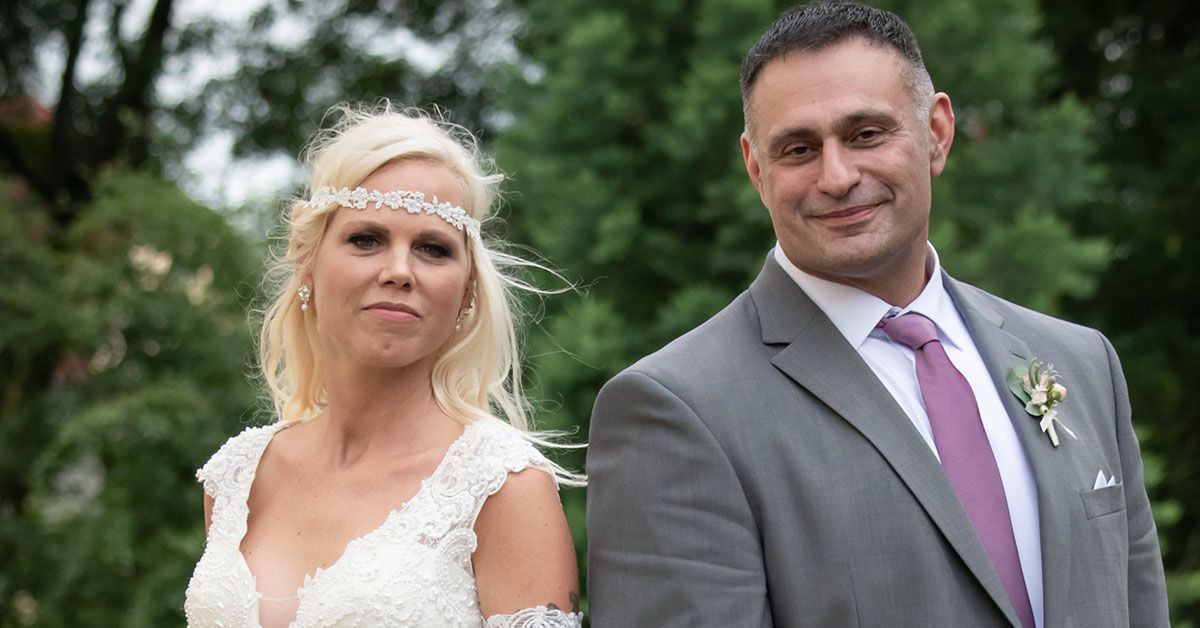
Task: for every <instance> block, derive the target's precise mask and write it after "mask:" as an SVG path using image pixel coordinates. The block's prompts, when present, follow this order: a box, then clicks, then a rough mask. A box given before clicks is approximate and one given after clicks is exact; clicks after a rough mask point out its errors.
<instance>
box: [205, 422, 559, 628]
mask: <svg viewBox="0 0 1200 628" xmlns="http://www.w3.org/2000/svg"><path fill="white" fill-rule="evenodd" d="M283 425H284V424H281V423H277V424H274V425H269V426H264V427H252V428H247V429H246V430H245V431H243V432H242V433H241V434H239V435H238V436H235V437H233V438H231V439H229V441H227V442H226V443H225V444H224V445H223V446H222V447H221V448H220V449H219V450H218V451H217V453H216V454H213V456H212V458H211V459H210V460H209V461H208V462H207V463H206V464H205V465H204V466H203V467H201V468H200V470H199V471H197V472H196V477H197V479H199V480H200V481H201V482H202V483H203V485H204V492H205V493H207V494H208V495H209V496H211V497H212V498H213V512H212V524H211V526H210V528H209V531H208V540H207V542H206V544H205V548H204V553H203V555H201V557H200V561H199V563H197V564H196V569H195V571H194V572H193V574H192V579H191V581H190V582H189V583H188V588H187V593H186V597H185V602H184V611H185V613H186V615H187V621H188V626H192V627H194V628H195V627H201V626H204V627H207V626H223V627H233V628H260V627H259V612H258V605H259V601H260V600H261V599H263V596H262V595H261V594H260V593H259V592H258V591H257V588H256V584H255V581H254V575H253V574H252V573H251V572H250V568H249V567H248V566H247V564H246V561H245V559H244V558H243V557H242V554H241V551H240V545H241V542H242V538H243V537H244V536H245V534H246V521H247V516H248V515H249V507H248V506H247V504H246V500H247V498H248V497H249V495H250V486H251V484H252V483H253V482H254V475H255V472H256V471H257V468H258V461H259V459H260V458H261V457H262V453H263V451H264V450H265V449H266V447H267V444H268V443H269V442H270V441H271V438H272V437H273V436H274V435H275V433H276V432H277V431H279V429H280V428H281V427H282V426H283ZM529 466H534V467H541V468H547V467H548V462H547V461H546V459H545V457H543V456H542V455H541V453H539V452H538V451H537V450H536V449H535V448H534V447H533V446H532V445H530V444H529V443H528V442H527V441H525V440H524V439H522V438H521V437H520V436H519V435H518V434H516V433H514V432H513V431H512V429H511V428H509V427H508V426H506V425H504V424H502V423H500V422H499V421H491V420H481V421H476V422H475V423H472V424H471V425H469V426H467V428H466V429H465V430H464V431H463V434H462V436H460V437H459V438H458V439H457V440H455V441H454V443H453V444H451V445H450V448H449V449H448V450H447V451H446V455H445V457H444V458H443V459H442V461H441V463H439V464H438V466H437V469H436V470H435V471H434V472H433V475H431V476H430V477H429V478H427V479H426V480H425V481H424V482H422V483H421V487H420V489H418V491H417V493H416V494H415V495H413V496H412V498H410V499H409V501H408V502H406V503H405V504H404V505H403V506H401V507H400V508H398V509H396V510H393V511H392V512H391V513H390V514H389V515H388V516H387V518H386V520H384V522H383V523H382V524H381V525H380V526H379V527H378V528H375V529H374V530H372V531H371V532H368V533H367V534H366V535H364V536H361V537H359V538H357V539H354V540H353V541H350V543H349V544H348V545H347V546H346V549H345V551H344V552H343V554H342V556H341V558H339V559H338V560H337V561H336V562H335V563H333V564H332V565H330V566H329V568H327V569H318V570H317V571H316V573H314V574H312V575H311V576H306V577H305V579H304V584H303V585H302V586H301V587H300V589H299V590H298V591H297V596H298V599H299V606H298V608H297V611H296V618H295V620H294V621H293V622H292V623H291V626H292V628H316V627H334V626H402V627H403V626H462V627H470V628H481V627H483V626H485V625H486V626H489V627H490V626H499V627H505V628H542V627H546V628H560V627H563V628H565V627H574V628H577V627H579V626H581V625H582V620H583V618H582V615H580V614H579V613H563V612H562V611H560V610H558V609H547V608H545V607H537V608H531V609H525V610H522V611H520V612H518V613H515V614H512V615H497V616H493V617H490V618H488V619H487V620H486V623H485V620H484V618H483V616H482V615H481V613H480V610H479V599H478V596H477V595H476V591H475V576H474V572H473V569H472V566H471V554H472V553H473V552H474V551H475V547H476V542H477V540H476V537H475V532H474V529H473V528H474V525H475V519H476V517H477V516H478V515H479V511H480V509H481V508H482V507H483V503H484V501H485V500H486V499H487V498H488V497H489V496H491V495H493V494H495V493H496V491H499V490H500V487H501V486H503V484H504V481H505V479H507V477H508V474H509V473H511V472H517V471H521V470H522V469H525V468H527V467H529Z"/></svg>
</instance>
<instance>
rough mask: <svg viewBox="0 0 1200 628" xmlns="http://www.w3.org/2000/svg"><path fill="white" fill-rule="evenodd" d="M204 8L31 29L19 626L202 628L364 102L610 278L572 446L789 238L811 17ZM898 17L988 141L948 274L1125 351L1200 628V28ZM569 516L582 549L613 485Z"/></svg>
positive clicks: (957, 198)
mask: <svg viewBox="0 0 1200 628" xmlns="http://www.w3.org/2000/svg"><path fill="white" fill-rule="evenodd" d="M198 4H203V3H196V2H187V1H182V2H180V1H172V0H143V1H135V2H130V1H125V0H74V1H60V0H18V1H14V2H7V3H4V4H3V5H2V6H0V626H26V625H32V626H67V625H70V626H113V625H122V626H158V625H178V624H180V623H182V611H181V609H182V600H183V589H184V587H185V585H186V582H187V578H188V576H189V574H190V572H191V568H192V565H193V563H194V561H195V559H196V557H197V556H198V555H199V552H200V550H201V547H202V544H203V536H204V532H203V524H202V520H201V516H200V491H199V488H198V486H197V485H196V484H195V482H194V480H193V477H192V472H193V470H194V469H195V468H196V467H197V466H198V465H199V464H201V463H202V462H203V461H204V459H206V458H207V456H208V455H209V454H210V453H211V452H212V451H213V450H215V448H216V447H217V446H218V445H219V444H220V443H221V442H222V441H223V440H224V439H225V438H227V437H228V436H229V435H231V434H234V433H236V432H237V431H239V430H240V429H242V428H243V427H244V426H245V425H248V424H255V423H261V422H263V421H266V420H269V417H268V416H266V415H265V414H264V410H263V405H262V404H261V402H260V399H259V393H258V391H257V390H256V389H255V388H254V386H253V383H252V382H251V381H250V380H249V379H248V377H247V376H248V374H249V373H250V370H251V369H250V365H251V354H250V349H251V332H250V329H249V325H248V323H247V313H248V311H249V310H250V309H252V308H253V307H254V306H255V305H256V304H257V303H258V301H257V299H258V285H259V284H258V282H259V278H260V273H261V262H262V258H263V254H264V253H265V251H266V248H267V246H268V245H269V244H270V242H269V239H268V238H267V237H266V236H265V234H266V233H268V232H270V230H271V228H272V226H273V225H275V224H277V221H278V216H279V211H280V209H281V207H282V205H281V203H280V200H279V199H282V198H285V197H286V196H287V195H289V194H291V193H293V192H294V191H295V189H296V185H297V183H298V181H299V179H298V178H297V177H298V174H297V170H296V169H295V167H294V166H288V165H281V164H290V163H294V155H295V154H296V153H297V152H298V150H299V148H300V147H301V145H302V143H303V141H304V139H305V138H306V137H307V136H308V135H309V134H310V133H311V132H312V131H313V130H315V129H316V128H317V126H318V125H319V124H320V123H321V119H322V116H323V113H324V111H325V110H326V109H327V108H328V107H329V106H330V105H333V104H335V103H338V102H342V101H345V100H357V101H367V102H373V101H375V100H377V99H379V98H383V97H387V98H391V99H393V100H395V101H397V102H403V103H411V104H418V105H426V106H428V105H431V104H432V103H437V104H439V105H440V106H442V107H444V108H445V109H446V110H447V111H448V112H449V114H450V115H451V117H453V118H454V119H455V120H457V121H458V122H460V123H462V124H464V125H466V126H467V127H469V128H471V129H473V130H475V131H477V132H479V133H480V134H481V135H482V137H483V138H484V141H485V142H486V144H487V146H488V147H489V150H490V151H491V152H492V153H493V154H494V155H495V156H496V160H497V163H498V165H499V166H500V168H501V169H503V170H504V171H506V172H507V173H509V174H510V175H511V177H512V178H511V180H510V182H509V183H508V184H507V188H506V191H507V194H506V201H507V202H506V206H505V208H504V209H503V214H504V223H503V226H501V227H498V228H500V229H501V230H502V232H503V233H504V234H505V235H506V236H507V237H508V238H509V239H511V240H513V241H515V242H518V243H521V244H525V245H528V246H530V247H532V248H533V249H534V250H536V251H537V252H538V253H540V254H541V255H544V256H545V257H546V258H547V259H548V260H549V261H550V262H551V263H552V264H553V265H554V266H555V267H557V268H559V269H561V270H562V271H563V272H564V273H565V274H566V275H567V276H568V277H569V278H570V279H572V280H573V281H576V282H579V283H580V284H581V285H582V286H585V288H584V290H582V291H581V292H579V293H567V294H564V295H561V296H557V297H553V298H551V299H549V300H547V301H546V302H545V303H544V304H540V305H539V304H535V308H534V309H538V310H540V311H541V313H542V315H541V317H540V319H539V320H538V321H534V322H531V323H530V324H529V325H528V326H527V327H526V329H525V338H526V348H527V352H528V354H529V356H530V361H529V367H528V368H529V377H530V379H531V381H533V382H534V386H533V388H534V390H533V392H534V394H535V396H536V397H538V398H539V399H540V411H539V417H540V420H541V425H542V426H544V427H551V428H563V429H578V430H579V431H578V432H577V433H578V434H579V435H580V437H583V436H584V435H586V430H587V421H588V416H589V414H590V409H591V405H592V402H593V400H594V397H595V393H596V391H597V390H598V388H599V387H600V385H601V384H602V383H603V382H604V381H605V380H606V379H607V378H608V377H610V376H611V375H613V374H614V373H615V372H617V371H618V370H620V369H621V368H623V367H624V366H625V365H627V364H629V363H631V362H632V361H633V360H635V359H637V358H638V357H640V356H642V355H644V354H646V353H648V352H650V351H652V350H654V349H656V348H657V347H659V346H661V345H662V344H664V343H665V342H667V341H668V340H670V339H671V338H673V337H674V336H676V335H678V334H679V333H681V332H683V331H685V330H687V329H689V328H690V327H692V326H694V325H695V324H697V323H698V322H700V321H701V320H703V319H705V318H706V317H708V316H709V315H711V314H712V313H713V312H715V311H716V310H717V309H719V308H720V307H721V306H722V305H724V304H725V303H726V302H728V301H729V300H730V299H731V298H732V297H733V296H734V295H736V294H737V293H738V292H739V291H740V290H742V289H743V288H744V287H745V285H746V284H747V283H748V281H749V280H750V278H752V277H753V276H754V274H755V273H756V272H757V270H758V268H759V266H760V265H761V263H762V259H763V256H764V255H765V253H766V251H767V249H768V248H769V247H770V246H771V244H772V237H771V229H770V223H769V221H768V220H767V215H766V212H765V210H763V208H762V207H761V205H760V203H759V201H758V199H757V196H756V195H755V193H754V191H753V188H752V187H751V186H750V185H749V184H748V183H747V181H746V179H745V175H744V174H743V169H742V164H741V158H740V154H739V151H738V147H737V141H736V140H737V135H738V133H739V131H740V126H741V114H740V102H739V98H738V92H737V68H738V63H739V61H740V58H741V55H742V54H743V53H744V52H745V50H746V49H747V48H748V47H749V46H750V45H751V44H752V43H753V41H754V40H755V39H756V38H757V37H758V35H759V34H760V33H761V32H762V30H763V29H764V28H765V27H766V25H767V24H769V23H770V21H771V20H772V19H773V18H774V16H776V15H777V14H778V12H779V11H780V10H781V9H782V8H784V7H785V6H786V4H787V3H781V2H772V1H768V0H664V1H662V2H653V3H647V2H641V1H637V0H606V1H604V2H594V1H584V0H448V1H444V2H417V1H413V0H344V1H343V2H331V3H301V2H294V1H285V0H267V1H265V2H259V3H254V2H250V3H246V5H247V7H248V8H247V9H245V10H244V11H243V12H242V13H240V14H236V15H233V16H232V17H231V16H230V15H222V14H219V13H214V12H207V13H206V12H205V11H203V10H198V9H197V5H198ZM878 4H879V5H880V6H883V7H885V8H889V9H892V10H895V11H897V12H899V13H900V14H901V15H902V16H904V17H905V18H906V20H907V21H908V22H909V23H910V24H911V25H912V27H913V29H914V30H915V31H916V32H917V34H918V37H919V38H920V41H921V42H922V45H923V47H924V51H925V55H926V58H927V61H928V65H929V69H930V72H931V74H932V75H933V77H934V81H935V83H936V84H937V86H938V87H939V89H942V90H945V91H947V92H948V93H950V94H951V96H952V98H953V100H954V104H955V109H956V113H957V115H958V122H957V126H958V128H957V131H958V136H957V140H956V143H955V147H954V150H953V152H952V154H951V157H950V163H949V166H948V168H947V173H946V174H945V175H943V176H942V177H941V178H940V179H938V180H937V182H936V183H935V188H934V196H935V198H934V218H933V220H934V227H933V233H932V239H933V241H934V243H935V244H936V245H937V246H938V250H939V252H940V253H941V255H942V257H943V260H944V263H945V264H946V266H947V267H948V268H949V269H950V270H951V271H952V272H953V273H954V274H955V275H957V276H958V277H961V278H963V279H966V280H968V281H971V282H973V283H976V284H978V285H981V286H983V287H985V288H987V289H989V290H992V291H995V292H997V293H999V294H1001V295H1004V296H1006V297H1008V298H1010V299H1013V300H1015V301H1018V302H1020V303H1023V304H1026V305H1029V306H1031V307H1034V308H1036V309H1040V310H1043V311H1047V312H1050V313H1053V314H1058V315H1062V316H1065V317H1067V318H1070V319H1072V320H1076V321H1079V322H1082V323H1085V324H1088V325H1091V326H1095V327H1097V328H1099V329H1101V330H1103V331H1104V332H1105V333H1106V334H1108V335H1109V337H1110V338H1112V339H1113V341H1114V342H1115V343H1116V345H1117V347H1118V350H1119V351H1120V353H1121V355H1122V358H1123V361H1124V366H1125V370H1126V373H1127V375H1128V378H1129V384H1130V390H1131V395H1132V398H1133V405H1134V408H1135V417H1134V418H1135V424H1136V427H1137V429H1138V432H1139V434H1140V436H1141V438H1142V444H1143V454H1144V459H1145V464H1146V469H1147V474H1146V477H1147V483H1148V484H1149V487H1150V492H1151V497H1152V500H1153V502H1154V512H1155V517H1156V519H1157V521H1158V525H1159V533H1160V536H1161V540H1162V545H1163V553H1164V562H1165V564H1166V567H1167V571H1168V584H1169V587H1170V595H1171V608H1172V616H1173V622H1174V624H1175V625H1177V626H1195V625H1197V622H1198V617H1200V495H1198V493H1200V462H1197V461H1200V431H1198V430H1196V429H1195V428H1194V426H1195V425H1197V419H1198V418H1200V417H1198V415H1200V396H1198V395H1197V394H1196V392H1195V388H1196V379H1195V373H1196V372H1198V371H1200V335H1198V334H1197V333H1196V332H1197V329H1196V323H1195V321H1196V320H1197V319H1196V317H1195V316H1194V310H1195V306H1196V297H1195V295H1196V294H1197V293H1200V286H1198V285H1197V282H1198V275H1197V273H1196V272H1195V264H1196V259H1197V255H1196V245H1197V238H1200V218H1198V217H1197V213H1196V212H1195V211H1193V206H1194V204H1195V202H1196V199H1197V198H1200V178H1198V177H1196V173H1197V172H1198V171H1200V144H1198V143H1197V142H1195V140H1194V138H1195V137H1197V136H1198V135H1200V118H1198V117H1197V116H1196V115H1195V105H1194V103H1195V102H1196V100H1197V99H1198V98H1200V88H1198V87H1197V86H1198V85H1200V29H1198V28H1197V27H1200V5H1196V4H1195V3H1191V2H1185V1H1183V0H1178V1H1165V0H1163V1H1155V0H1148V1H1143V2H1132V1H1130V0H1102V1H1089V2H1083V1H1081V0H1058V1H1055V2H1049V1H1048V0H1044V1H1043V2H1040V3H1039V2H1035V1H1034V0H990V1H989V2H987V3H982V2H975V1H971V0H945V1H943V2H938V3H928V2H917V1H916V0H894V1H889V2H883V1H881V2H879V3H878ZM214 155H217V156H218V159H217V160H216V161H221V160H222V159H224V160H226V161H225V163H227V164H228V165H227V166H226V167H224V168H223V169H222V168H216V169H214V168H213V167H211V165H210V162H211V161H212V157H213V156H214ZM230 156H232V158H233V159H234V161H233V162H228V159H230ZM251 184H253V185H251ZM239 186H241V187H239ZM1188 260H1192V261H1191V262H1189V261H1188ZM542 279H544V280H546V281H547V285H554V284H553V282H552V281H551V278H542ZM1188 295H1192V296H1188ZM563 462H564V463H566V464H569V465H572V466H574V467H577V468H581V467H582V466H583V454H571V455H566V456H564V457H563ZM564 505H565V507H566V509H567V513H568V517H569V519H570V522H571V525H572V530H573V532H574V534H575V539H576V543H577V545H578V549H579V550H580V556H581V557H582V555H583V548H584V543H585V533H586V531H585V529H584V525H583V522H584V494H583V492H582V491H568V492H566V493H565V494H564ZM580 566H581V569H582V568H583V567H584V565H583V564H582V560H581V565H580Z"/></svg>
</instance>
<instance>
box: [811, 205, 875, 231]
mask: <svg viewBox="0 0 1200 628" xmlns="http://www.w3.org/2000/svg"><path fill="white" fill-rule="evenodd" d="M881 204H882V203H871V204H868V205H855V206H853V207H847V208H845V209H839V210H836V211H831V212H825V213H823V214H821V215H819V216H813V217H812V218H814V219H815V220H817V221H818V222H820V223H821V224H823V225H826V226H829V227H850V226H853V225H857V224H859V223H863V222H866V221H868V220H870V219H871V217H872V216H874V215H875V212H876V211H878V209H879V206H880V205H881Z"/></svg>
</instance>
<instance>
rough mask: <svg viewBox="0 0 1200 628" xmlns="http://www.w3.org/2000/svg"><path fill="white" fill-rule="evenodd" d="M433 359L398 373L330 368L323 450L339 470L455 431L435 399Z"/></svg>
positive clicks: (417, 447) (352, 367)
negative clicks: (371, 455) (384, 451)
mask: <svg viewBox="0 0 1200 628" xmlns="http://www.w3.org/2000/svg"><path fill="white" fill-rule="evenodd" d="M432 371H433V360H432V359H427V360H424V361H421V362H417V363H414V364H411V365H408V366H405V367H401V368H396V369H381V368H373V367H363V366H361V365H346V364H340V365H334V364H331V365H329V368H328V370H327V372H326V377H325V390H326V401H327V405H326V407H325V411H324V412H323V413H322V414H321V416H320V417H318V418H317V419H316V420H317V421H320V422H321V423H322V425H321V426H320V427H321V428H322V429H321V431H322V432H323V434H322V437H321V447H322V449H326V448H327V449H326V451H327V452H328V453H329V454H330V455H331V456H332V457H333V461H334V462H335V463H336V464H338V465H348V464H351V463H353V462H354V461H356V460H358V459H360V458H362V457H363V456H364V455H367V454H369V453H370V452H372V451H377V450H381V449H384V448H386V449H388V450H392V451H394V450H395V449H397V448H399V449H401V450H411V451H416V450H421V449H423V448H425V447H427V446H429V443H430V442H436V441H440V440H441V439H442V438H443V436H442V435H441V433H442V432H444V431H446V430H447V429H450V430H451V431H452V430H453V427H450V426H447V425H446V424H447V423H452V421H451V420H450V419H449V417H447V416H446V415H445V413H444V412H442V410H441V408H440V407H439V406H438V405H437V402H436V401H435V399H434V396H433V383H432V380H431V374H432Z"/></svg>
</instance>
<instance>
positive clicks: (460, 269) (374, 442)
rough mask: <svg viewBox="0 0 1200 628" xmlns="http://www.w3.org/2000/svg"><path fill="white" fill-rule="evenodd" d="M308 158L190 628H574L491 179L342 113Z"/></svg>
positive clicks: (417, 125)
mask: <svg viewBox="0 0 1200 628" xmlns="http://www.w3.org/2000/svg"><path fill="white" fill-rule="evenodd" d="M341 114H342V115H341V119H340V121H339V122H338V123H337V124H335V125H334V126H333V128H330V129H326V130H324V131H322V132H320V133H319V134H318V135H317V136H316V137H315V138H314V140H313V141H312V143H311V144H310V146H309V148H308V150H307V153H308V160H309V163H310V164H311V168H312V176H311V179H310V181H309V189H310V190H311V191H312V194H311V196H310V197H309V198H307V199H304V200H300V201H297V202H295V203H293V205H292V207H291V212H290V220H289V222H288V238H287V253H286V255H285V256H283V258H282V259H280V260H278V262H277V263H276V264H275V270H274V276H275V277H276V278H278V279H279V280H280V281H279V282H278V283H277V285H278V286H279V291H278V293H277V294H276V295H275V297H276V298H275V299H274V301H273V302H272V303H271V305H270V306H269V307H268V308H267V310H266V312H265V314H264V321H263V325H262V333H261V337H260V342H259V363H260V368H261V371H262V373H261V375H262V378H263V380H264V381H265V383H266V388H267V391H268V392H269V394H270V396H271V398H272V400H273V401H274V405H275V409H276V413H277V415H278V421H277V422H275V423H274V424H272V425H268V426H265V427H252V428H249V429H246V430H245V431H244V432H242V433H241V434H239V435H237V436H235V437H233V438H231V439H230V440H229V441H228V442H226V443H225V445H224V446H222V447H221V448H220V450H219V451H217V453H216V454H214V455H213V457H212V458H211V459H210V460H209V461H208V463H207V464H205V465H204V466H203V467H202V468H201V469H200V470H199V471H197V473H196V475H197V477H198V478H199V479H200V480H201V482H202V483H203V486H204V511H205V521H206V525H207V527H208V539H207V542H206V545H205V548H204V553H203V555H202V556H201V558H200V561H199V563H198V564H197V565H196V569H195V572H194V573H193V575H192V579H191V582H190V583H189V584H188V588H187V594H186V602H185V612H186V614H187V620H188V625H189V626H237V627H242V626H253V627H258V626H263V627H274V626H298V627H308V626H485V625H486V626H531V627H532V626H552V627H557V626H580V625H581V623H582V615H580V614H579V612H578V611H579V608H578V601H579V597H578V593H577V592H578V575H577V573H576V560H575V555H574V552H573V548H572V543H571V536H570V531H569V530H568V528H567V524H566V519H565V517H564V516H563V511H562V507H561V505H560V503H559V501H558V494H557V489H556V485H557V483H559V482H563V483H567V484H580V483H581V478H580V477H579V476H577V475H574V474H571V473H569V472H567V471H565V470H563V469H562V468H560V467H558V466H556V465H555V464H553V463H551V462H550V461H549V460H547V459H546V458H545V457H544V456H543V455H542V454H541V453H539V452H538V450H537V449H535V447H534V446H533V443H539V444H543V445H544V444H547V443H546V442H545V441H544V440H542V439H541V438H539V437H538V435H537V434H535V433H531V432H528V431H526V430H527V425H528V423H527V419H526V410H525V403H524V398H523V395H522V392H521V385H520V364H519V362H518V355H517V346H516V339H515V334H514V328H513V321H512V310H511V307H512V305H511V303H510V300H511V296H510V291H511V289H512V288H517V287H522V286H524V284H521V283H520V282H519V281H517V280H515V279H512V278H510V277H508V276H507V275H505V274H503V272H502V269H503V268H504V267H505V266H507V265H509V264H513V263H518V262H519V261H520V260H517V259H516V258H512V257H509V256H507V255H504V254H503V253H501V252H499V251H497V250H494V248H493V247H492V246H491V245H489V242H488V239H487V238H486V237H484V235H483V234H481V233H480V226H481V225H480V221H481V220H482V219H483V218H485V217H486V216H487V214H488V212H489V211H490V210H491V208H492V204H493V201H494V200H495V196H496V187H497V185H498V183H499V180H500V179H501V177H500V176H499V175H495V174H488V173H487V172H486V171H485V165H484V164H485V162H484V160H483V159H482V158H481V155H480V153H479V150H478V148H477V145H476V143H475V141H474V139H473V138H471V136H470V135H469V134H467V133H465V132H464V131H462V130H461V129H458V128H457V127H453V126H451V125H449V124H446V123H442V122H439V121H436V120H434V119H431V118H430V117H428V116H426V115H424V114H421V113H420V112H413V111H404V112H400V111H396V110H393V109H392V108H391V107H390V106H387V107H385V108H384V109H382V110H381V111H376V112H364V111H358V110H352V109H349V108H343V109H342V110H341Z"/></svg>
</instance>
